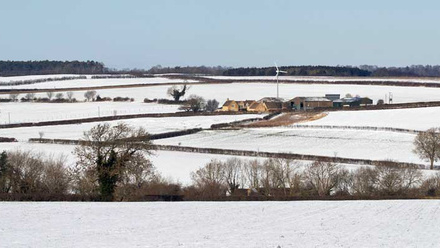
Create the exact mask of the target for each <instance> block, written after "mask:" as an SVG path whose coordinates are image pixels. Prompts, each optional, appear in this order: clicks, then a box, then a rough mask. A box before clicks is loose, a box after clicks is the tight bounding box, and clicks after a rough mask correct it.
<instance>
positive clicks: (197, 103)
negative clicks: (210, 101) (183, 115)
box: [179, 95, 206, 112]
mask: <svg viewBox="0 0 440 248" xmlns="http://www.w3.org/2000/svg"><path fill="white" fill-rule="evenodd" d="M205 106H206V101H205V99H204V98H203V97H201V96H197V95H191V96H189V98H188V99H187V100H186V102H185V104H184V105H182V106H180V107H179V109H180V110H185V111H193V112H199V111H203V110H204V109H205Z"/></svg>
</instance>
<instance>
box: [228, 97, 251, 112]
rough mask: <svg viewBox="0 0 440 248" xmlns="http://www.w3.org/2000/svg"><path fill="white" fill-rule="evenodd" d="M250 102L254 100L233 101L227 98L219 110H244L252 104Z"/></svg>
mask: <svg viewBox="0 0 440 248" xmlns="http://www.w3.org/2000/svg"><path fill="white" fill-rule="evenodd" d="M252 103H255V101H254V100H246V101H235V100H229V99H228V100H227V101H226V102H225V103H224V104H223V106H222V108H221V111H234V112H235V111H246V110H247V109H248V108H249V106H251V105H252Z"/></svg>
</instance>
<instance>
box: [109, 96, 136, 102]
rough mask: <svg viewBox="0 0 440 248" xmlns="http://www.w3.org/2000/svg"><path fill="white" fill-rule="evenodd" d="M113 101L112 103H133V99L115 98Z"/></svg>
mask: <svg viewBox="0 0 440 248" xmlns="http://www.w3.org/2000/svg"><path fill="white" fill-rule="evenodd" d="M113 101H114V102H133V101H134V98H129V97H120V96H117V97H115V98H113Z"/></svg>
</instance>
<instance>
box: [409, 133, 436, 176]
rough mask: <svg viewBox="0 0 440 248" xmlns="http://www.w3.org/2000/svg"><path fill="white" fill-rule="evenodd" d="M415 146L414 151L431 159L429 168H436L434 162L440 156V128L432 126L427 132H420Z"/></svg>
mask: <svg viewBox="0 0 440 248" xmlns="http://www.w3.org/2000/svg"><path fill="white" fill-rule="evenodd" d="M414 146H415V148H414V150H413V152H414V153H416V154H417V155H419V157H420V158H421V159H427V160H429V162H430V167H429V168H430V169H431V170H432V169H434V162H436V161H438V159H439V158H440V129H439V128H430V129H428V130H427V131H426V132H420V133H418V134H417V136H416V138H415V140H414Z"/></svg>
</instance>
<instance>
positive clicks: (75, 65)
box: [0, 60, 107, 76]
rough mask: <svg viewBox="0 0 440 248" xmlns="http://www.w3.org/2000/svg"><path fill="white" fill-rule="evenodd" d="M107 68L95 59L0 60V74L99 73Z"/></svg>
mask: <svg viewBox="0 0 440 248" xmlns="http://www.w3.org/2000/svg"><path fill="white" fill-rule="evenodd" d="M106 71H107V69H106V68H105V66H104V64H103V63H101V62H96V61H49V60H44V61H0V76H22V75H44V74H101V73H105V72H106Z"/></svg>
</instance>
